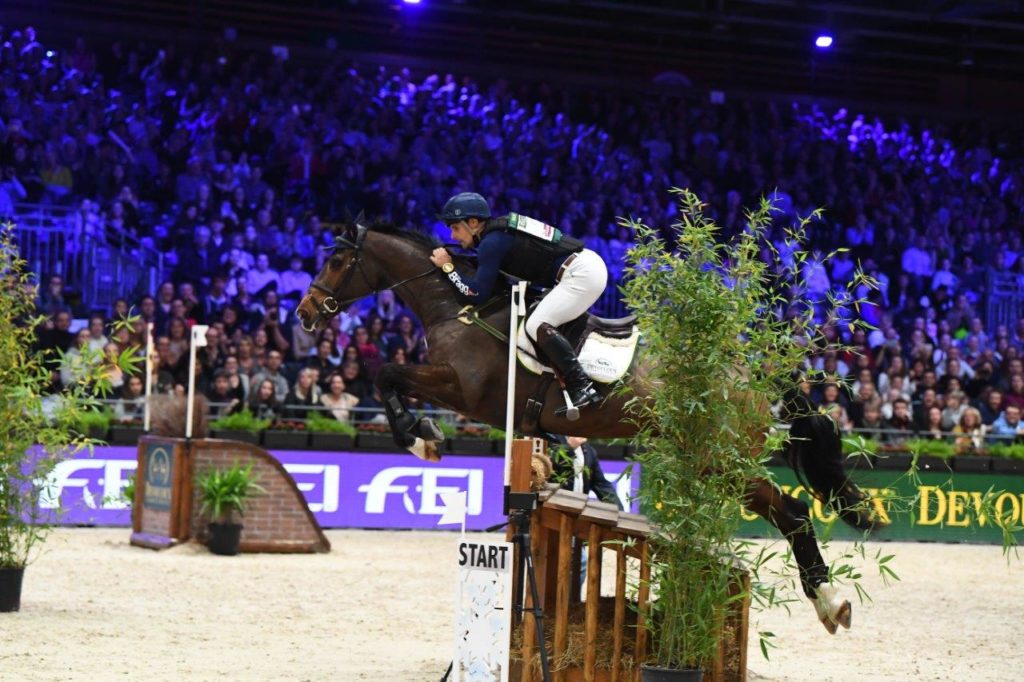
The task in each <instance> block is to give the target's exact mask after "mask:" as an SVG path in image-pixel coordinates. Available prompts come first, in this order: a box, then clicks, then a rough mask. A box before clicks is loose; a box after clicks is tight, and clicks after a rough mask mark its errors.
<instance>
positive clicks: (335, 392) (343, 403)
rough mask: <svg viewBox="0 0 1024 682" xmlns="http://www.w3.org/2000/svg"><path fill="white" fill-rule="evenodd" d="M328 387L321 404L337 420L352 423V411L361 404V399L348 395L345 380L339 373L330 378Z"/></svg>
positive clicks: (321, 397)
mask: <svg viewBox="0 0 1024 682" xmlns="http://www.w3.org/2000/svg"><path fill="white" fill-rule="evenodd" d="M327 386H328V391H327V393H324V394H323V395H321V396H320V402H321V403H322V404H323V405H324V406H326V407H327V408H328V409H329V410H330V413H331V414H332V415H333V416H334V418H335V419H337V420H338V421H340V422H346V423H347V422H350V421H351V410H352V408H353V407H355V406H356V405H358V404H359V398H357V397H356V396H354V395H352V394H351V393H346V391H345V389H346V386H345V380H344V379H343V378H342V376H341V374H338V373H337V372H336V373H334V374H332V375H331V376H330V378H329V379H328V381H327Z"/></svg>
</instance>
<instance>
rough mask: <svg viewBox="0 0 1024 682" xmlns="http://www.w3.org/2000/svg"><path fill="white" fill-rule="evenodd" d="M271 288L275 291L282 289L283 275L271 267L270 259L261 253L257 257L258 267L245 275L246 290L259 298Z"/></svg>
mask: <svg viewBox="0 0 1024 682" xmlns="http://www.w3.org/2000/svg"><path fill="white" fill-rule="evenodd" d="M271 287H272V288H273V289H274V290H275V291H277V290H278V289H279V288H280V287H281V275H280V274H278V272H277V270H274V269H273V268H271V267H270V257H269V256H268V255H267V254H265V253H261V254H259V255H257V256H256V267H255V268H253V269H252V270H249V271H248V272H247V273H245V290H246V291H247V292H248V293H250V294H252V295H254V296H256V297H259V296H262V295H263V293H264V292H265V291H266V289H268V288H271Z"/></svg>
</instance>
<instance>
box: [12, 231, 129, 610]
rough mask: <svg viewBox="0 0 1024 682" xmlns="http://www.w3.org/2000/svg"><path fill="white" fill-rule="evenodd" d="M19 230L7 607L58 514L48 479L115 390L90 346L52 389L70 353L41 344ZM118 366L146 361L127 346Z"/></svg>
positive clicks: (82, 440)
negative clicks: (69, 378)
mask: <svg viewBox="0 0 1024 682" xmlns="http://www.w3.org/2000/svg"><path fill="white" fill-rule="evenodd" d="M13 233H14V226H13V225H12V224H10V223H5V224H2V225H0V286H2V288H3V294H2V295H0V612H7V611H18V610H19V609H20V607H21V586H22V584H23V579H24V574H25V567H26V566H27V565H28V563H29V562H30V560H31V559H32V558H33V557H34V556H35V554H36V552H37V551H38V550H39V549H40V548H41V546H42V543H43V542H44V541H45V539H46V537H47V533H48V532H49V530H50V522H51V521H52V517H51V515H49V514H47V513H44V511H43V510H42V509H41V508H40V504H39V503H40V498H42V497H45V496H46V494H47V490H46V488H45V481H46V480H47V479H48V478H49V477H50V475H51V474H52V473H53V471H54V468H55V467H56V466H57V464H59V463H60V462H61V461H62V460H63V459H65V458H66V457H68V456H70V455H73V454H74V453H75V452H77V451H79V450H81V449H83V448H88V447H90V446H91V445H92V444H93V443H95V442H96V441H95V440H93V439H91V438H89V437H88V436H87V435H86V434H85V433H83V431H88V429H87V428H86V429H82V428H81V425H82V423H83V415H84V413H85V412H90V413H95V412H97V411H98V410H99V403H98V401H97V398H96V396H97V395H101V396H102V395H106V394H109V392H110V389H111V386H110V380H109V378H108V376H107V373H106V369H105V367H104V365H103V362H102V356H101V354H100V353H99V352H98V351H90V350H89V349H88V348H87V349H85V350H84V351H83V353H82V355H81V356H80V357H79V361H78V363H77V366H78V369H79V372H78V373H77V378H76V381H74V382H73V383H72V384H71V385H69V386H64V387H62V388H61V389H60V390H59V391H57V392H56V393H54V392H52V385H51V368H52V365H53V363H54V362H60V361H62V360H63V357H62V356H61V354H59V353H48V352H45V351H40V350H38V348H39V345H38V343H37V341H38V338H37V330H38V331H41V330H42V329H43V324H44V322H45V320H46V318H45V317H44V316H39V315H37V314H36V308H35V297H36V285H35V282H34V276H33V275H32V274H31V273H28V272H26V268H25V261H24V260H22V259H21V258H20V257H19V256H18V250H17V246H16V244H15V242H14V236H13ZM133 322H134V320H121V321H118V322H117V323H115V328H118V329H119V328H120V327H121V326H122V325H130V324H132V323H133ZM117 365H118V367H120V368H121V370H122V371H124V372H127V373H130V372H133V371H135V370H136V369H137V367H138V360H137V359H136V356H135V355H134V354H133V353H130V352H125V353H123V354H122V355H121V356H120V357H119V358H118V359H117ZM91 419H94V417H93V415H92V414H89V415H87V416H84V420H85V421H86V422H88V421H89V420H91ZM50 501H51V502H52V501H53V500H50ZM57 502H59V500H57Z"/></svg>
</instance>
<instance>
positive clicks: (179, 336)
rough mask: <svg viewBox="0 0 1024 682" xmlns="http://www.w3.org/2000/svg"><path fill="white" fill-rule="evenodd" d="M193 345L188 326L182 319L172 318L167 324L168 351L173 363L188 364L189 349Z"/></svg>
mask: <svg viewBox="0 0 1024 682" xmlns="http://www.w3.org/2000/svg"><path fill="white" fill-rule="evenodd" d="M190 345H191V339H190V338H189V331H188V325H187V324H185V320H183V319H182V318H180V317H172V318H171V319H170V320H168V322H167V350H168V351H169V352H170V357H171V362H178V361H184V362H186V363H187V362H188V349H189V346H190Z"/></svg>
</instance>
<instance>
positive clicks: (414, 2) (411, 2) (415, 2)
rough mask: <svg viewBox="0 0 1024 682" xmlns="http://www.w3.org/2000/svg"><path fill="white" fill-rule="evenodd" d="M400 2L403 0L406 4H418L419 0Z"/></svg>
mask: <svg viewBox="0 0 1024 682" xmlns="http://www.w3.org/2000/svg"><path fill="white" fill-rule="evenodd" d="M402 2H404V3H405V4H407V5H418V4H420V0H402Z"/></svg>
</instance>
